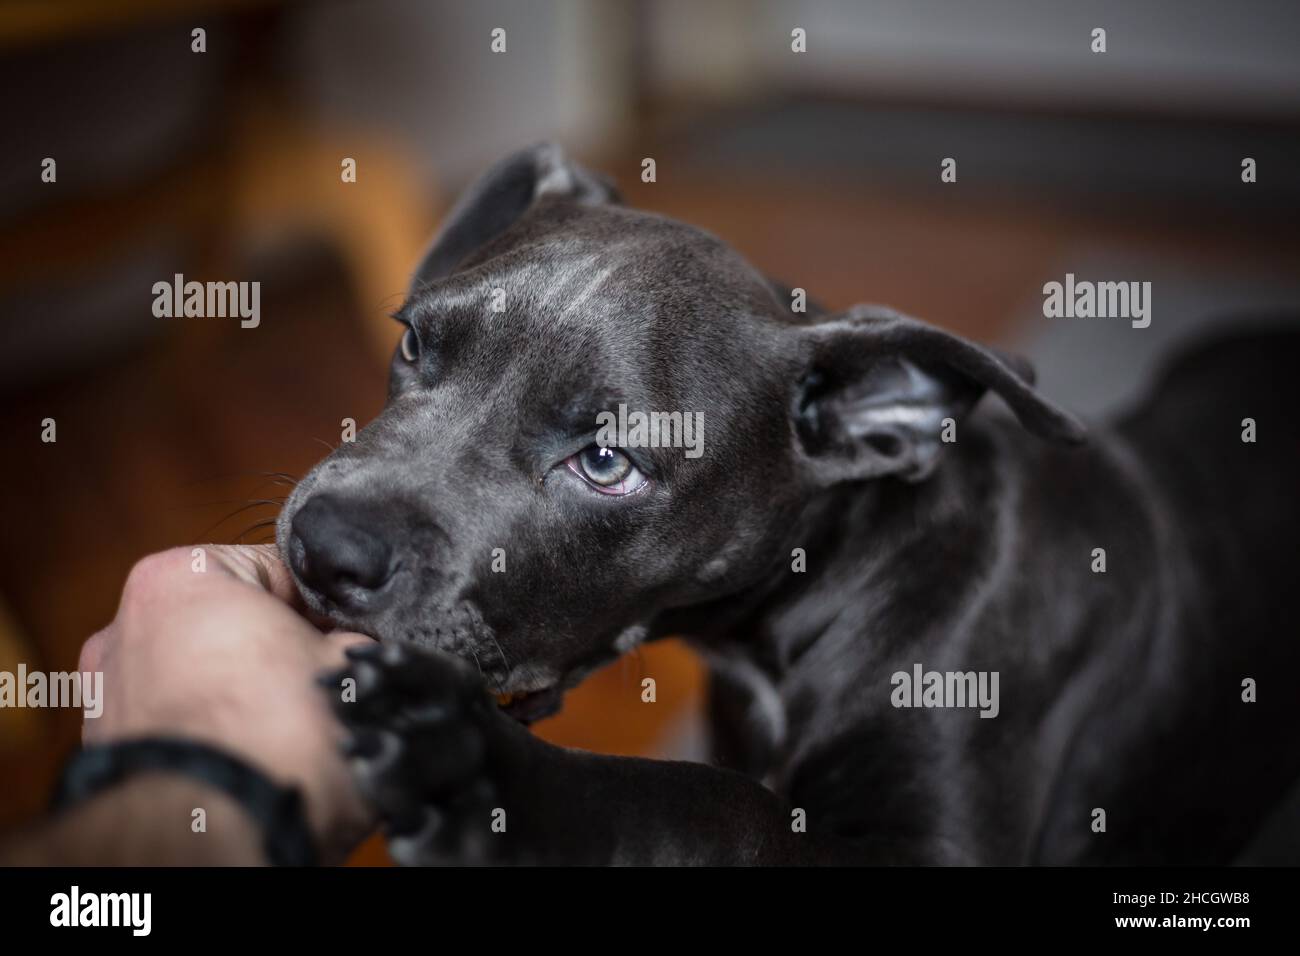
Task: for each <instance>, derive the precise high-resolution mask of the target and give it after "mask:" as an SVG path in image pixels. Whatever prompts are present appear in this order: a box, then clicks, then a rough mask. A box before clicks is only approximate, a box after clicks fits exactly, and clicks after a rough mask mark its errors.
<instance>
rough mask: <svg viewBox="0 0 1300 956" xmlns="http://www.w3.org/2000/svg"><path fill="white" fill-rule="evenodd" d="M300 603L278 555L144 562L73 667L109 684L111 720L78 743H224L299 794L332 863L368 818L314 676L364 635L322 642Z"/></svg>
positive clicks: (227, 552)
mask: <svg viewBox="0 0 1300 956" xmlns="http://www.w3.org/2000/svg"><path fill="white" fill-rule="evenodd" d="M200 556H201V557H200ZM201 565H202V566H203V567H204V569H203V570H198V568H199V567H200V566H201ZM296 601H297V592H296V590H295V588H294V586H293V582H292V580H291V578H290V575H289V572H288V571H287V570H286V569H285V567H284V566H283V565H282V564H281V563H280V559H279V554H278V552H277V551H276V549H275V548H274V547H271V546H222V545H206V546H203V547H202V548H196V549H191V548H179V549H175V550H172V551H165V552H161V553H159V554H154V555H150V556H149V557H147V558H145V559H144V560H142V561H140V562H139V563H138V564H137V565H136V566H135V567H134V568H133V569H132V571H131V574H130V576H129V577H128V578H127V581H126V585H125V587H124V588H123V591H122V600H121V604H120V605H119V607H118V611H117V616H116V617H115V618H114V620H113V622H112V623H111V624H109V625H108V626H107V627H106V628H104V629H103V630H102V631H100V632H99V633H97V634H95V635H94V636H93V637H91V638H90V639H89V640H88V641H86V644H85V646H84V647H83V648H82V651H81V662H80V665H79V669H80V670H81V671H82V672H83V673H84V672H86V671H99V672H102V673H103V675H104V676H103V685H102V689H101V694H102V695H103V699H104V705H103V712H102V714H101V716H99V717H97V718H90V717H87V718H86V720H85V723H84V725H83V731H82V737H83V739H84V740H85V742H86V743H105V742H109V741H113V740H119V739H125V738H129V737H139V736H145V735H155V736H157V735H166V736H180V737H187V738H190V739H194V740H198V741H202V742H205V743H208V744H211V745H214V746H216V747H220V748H222V749H223V750H226V751H227V752H229V753H231V754H232V755H234V756H237V757H240V758H242V759H244V760H246V761H248V762H249V763H251V764H252V765H253V766H255V767H257V768H258V769H260V770H262V771H263V772H264V773H266V774H268V775H269V776H270V777H271V778H272V779H274V780H276V781H277V782H279V783H281V784H289V785H293V786H296V787H298V788H299V789H300V790H301V792H302V794H303V797H304V799H305V801H306V810H307V816H308V822H309V824H310V825H311V828H312V831H313V832H314V833H315V834H316V837H317V840H318V842H319V845H320V848H321V851H322V854H323V855H324V856H326V857H327V858H330V857H334V858H337V857H341V856H342V855H343V854H344V853H346V852H347V850H348V849H350V848H351V847H352V846H353V845H354V844H355V842H356V841H357V840H359V839H360V838H361V837H362V836H364V835H365V833H366V832H367V830H368V829H369V828H370V826H371V824H372V822H373V821H372V819H371V816H370V812H369V811H368V810H367V808H366V806H365V804H364V803H363V801H362V799H361V797H360V795H359V794H358V793H357V791H356V789H355V786H354V784H353V782H352V779H351V777H350V775H349V773H348V770H347V766H346V764H345V762H344V760H343V758H342V756H341V755H340V752H339V744H340V742H341V740H342V736H343V732H342V729H341V727H340V726H339V725H338V724H337V723H336V721H335V720H334V718H333V716H332V715H331V713H330V710H329V707H328V706H327V702H326V699H325V696H324V694H322V692H321V689H320V687H319V686H318V685H317V684H316V682H315V678H316V677H317V676H318V675H320V674H321V673H322V672H325V671H331V670H337V669H338V668H340V667H342V666H343V665H344V664H345V663H346V661H345V659H344V656H343V649H344V648H345V647H348V646H350V645H354V644H365V643H369V642H370V638H368V637H365V636H363V635H360V634H347V633H335V634H322V633H321V632H320V631H318V630H317V629H316V628H315V627H314V626H313V625H312V624H311V623H310V622H308V621H307V620H306V619H305V618H303V617H302V616H300V615H299V614H298V613H297V612H296V611H295V610H294V609H293V607H292V606H291V605H292V604H294V603H295V602H296Z"/></svg>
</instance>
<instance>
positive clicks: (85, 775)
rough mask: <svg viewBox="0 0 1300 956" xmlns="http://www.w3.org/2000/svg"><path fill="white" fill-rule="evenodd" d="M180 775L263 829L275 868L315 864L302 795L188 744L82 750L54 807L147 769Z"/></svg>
mask: <svg viewBox="0 0 1300 956" xmlns="http://www.w3.org/2000/svg"><path fill="white" fill-rule="evenodd" d="M153 770H159V771H165V772H169V773H179V774H182V775H184V776H187V777H190V778H191V779H194V780H198V781H201V782H203V783H206V784H209V785H211V786H213V787H216V788H217V789H218V790H220V791H221V792H223V793H225V794H226V795H227V796H229V797H231V798H232V799H233V800H234V801H235V802H236V803H238V804H239V805H240V806H241V807H243V808H244V810H245V811H246V812H247V813H248V815H249V816H250V817H252V818H253V820H254V822H256V823H257V825H258V826H259V827H260V828H261V830H262V847H263V849H264V850H265V851H266V857H267V860H268V861H269V862H270V863H271V864H272V865H274V866H315V865H316V864H317V855H316V846H315V843H314V841H313V840H312V836H311V831H310V829H309V828H308V827H307V820H306V816H305V814H304V813H303V802H302V796H301V795H300V794H299V793H298V791H297V790H296V789H294V788H292V787H281V786H279V785H277V784H276V783H274V782H273V781H272V780H271V779H270V778H269V777H267V776H266V774H264V773H262V772H261V771H260V770H257V769H256V768H254V767H252V766H250V765H249V764H247V763H245V762H244V761H242V760H239V759H237V758H235V757H232V756H231V755H230V754H228V753H225V752H223V751H221V750H218V749H217V748H215V747H210V746H208V745H207V744H202V743H198V742H196V741H192V740H182V739H176V738H164V737H146V738H139V739H135V740H124V741H120V742H118V743H112V744H97V745H94V746H90V747H83V748H81V749H80V750H78V751H77V752H76V753H74V754H73V755H72V757H71V758H69V760H68V762H67V763H66V764H65V765H64V767H63V772H62V774H61V775H60V776H59V782H58V784H57V785H56V786H55V790H54V796H53V799H52V801H51V802H52V809H54V810H63V809H66V808H68V807H70V806H72V805H74V804H77V803H80V802H81V801H83V800H85V799H86V798H88V797H90V796H92V795H94V794H96V793H98V792H99V791H101V790H104V789H107V788H108V787H111V786H113V785H114V784H118V783H121V782H123V781H124V780H126V779H127V778H128V777H131V776H132V775H134V774H138V773H143V772H146V771H153Z"/></svg>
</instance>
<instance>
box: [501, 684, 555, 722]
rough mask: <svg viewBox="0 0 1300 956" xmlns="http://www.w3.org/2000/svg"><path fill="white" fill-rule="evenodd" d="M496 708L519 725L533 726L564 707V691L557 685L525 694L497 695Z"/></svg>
mask: <svg viewBox="0 0 1300 956" xmlns="http://www.w3.org/2000/svg"><path fill="white" fill-rule="evenodd" d="M497 706H498V707H500V708H501V710H502V711H503V712H504V713H506V714H508V715H509V716H510V717H513V718H514V719H515V720H517V721H519V722H520V723H521V724H533V723H536V722H537V721H539V720H544V719H545V718H547V717H551V716H554V715H555V714H558V713H559V712H560V709H561V708H562V707H563V706H564V691H563V690H562V689H561V688H560V686H559V685H558V684H553V685H551V686H550V687H544V688H542V689H541V690H535V691H528V692H525V693H513V694H497Z"/></svg>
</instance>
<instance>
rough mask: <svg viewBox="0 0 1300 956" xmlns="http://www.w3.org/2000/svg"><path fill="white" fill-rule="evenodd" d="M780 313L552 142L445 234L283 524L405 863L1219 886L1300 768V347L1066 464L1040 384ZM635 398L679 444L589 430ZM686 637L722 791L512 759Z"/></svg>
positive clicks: (986, 356)
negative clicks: (622, 662)
mask: <svg viewBox="0 0 1300 956" xmlns="http://www.w3.org/2000/svg"><path fill="white" fill-rule="evenodd" d="M791 301H792V300H791V296H790V293H789V290H787V289H785V288H783V287H781V286H780V285H778V284H776V283H774V282H772V281H770V280H768V279H766V278H765V277H764V276H762V275H761V274H759V273H758V272H757V271H755V270H754V269H753V268H752V267H751V266H749V265H748V264H747V263H746V262H745V261H744V260H742V259H741V258H740V257H739V256H738V255H737V254H736V253H735V252H733V251H732V250H731V249H730V248H728V247H727V246H726V245H724V244H723V243H722V242H720V241H719V240H718V239H716V238H714V237H713V236H710V235H708V234H706V233H704V232H702V231H700V230H698V229H695V228H692V227H690V226H687V225H683V224H681V223H677V222H673V221H671V220H668V219H665V218H662V217H660V216H656V215H650V214H647V213H642V212H638V211H635V210H632V209H628V208H626V207H624V206H622V205H620V204H619V202H618V199H617V197H616V195H615V194H614V192H613V190H612V189H611V188H610V186H609V185H608V184H607V183H606V182H604V181H603V180H602V179H600V178H599V177H596V176H594V175H593V174H591V173H589V172H587V171H584V170H583V169H581V168H578V167H577V166H575V165H573V164H571V163H569V162H567V161H566V160H565V159H564V157H563V156H562V155H561V154H560V152H559V151H558V150H556V149H555V148H554V147H549V146H542V147H538V148H535V149H531V150H527V151H524V152H522V153H519V154H518V155H515V156H512V157H510V158H509V159H507V160H506V161H504V162H503V163H501V164H499V165H498V166H497V167H495V168H494V169H493V170H491V171H490V172H489V173H488V174H487V175H486V176H485V177H484V178H483V179H482V180H481V181H480V182H479V183H478V184H477V185H475V186H474V187H473V188H472V189H471V190H470V191H469V193H468V194H467V195H466V196H465V197H464V198H463V199H462V201H461V202H460V203H459V204H458V205H457V207H456V208H455V209H454V210H453V212H452V214H451V216H450V218H449V219H448V221H447V223H446V225H445V227H444V228H443V229H442V231H441V233H440V235H439V236H438V238H437V239H436V241H435V243H434V245H433V246H432V248H431V250H430V251H429V253H428V255H427V257H426V258H425V260H424V262H423V264H422V265H421V266H420V268H419V271H418V275H417V276H416V279H415V282H414V284H413V287H412V290H411V293H410V295H409V297H408V299H407V301H406V303H405V304H404V305H403V306H402V308H401V310H400V312H399V313H398V314H397V318H398V319H399V320H400V321H401V322H402V323H403V324H405V326H406V330H405V334H404V336H403V338H402V341H401V345H400V348H399V349H398V351H397V354H396V355H395V356H394V358H393V363H392V378H391V384H390V389H389V399H388V404H387V405H386V407H385V408H384V410H383V412H382V414H380V416H379V417H378V418H377V419H376V420H375V421H374V422H373V423H371V424H370V425H369V426H368V427H367V428H366V429H365V430H364V431H362V432H361V433H360V434H359V435H358V436H357V439H356V441H355V442H354V443H350V444H344V445H343V446H342V447H340V448H339V449H338V451H336V452H334V453H333V454H332V455H330V456H329V458H327V459H326V460H325V461H324V462H322V463H321V464H320V465H319V466H318V467H317V468H316V469H315V470H314V471H312V473H311V474H310V475H308V476H307V478H306V479H305V480H303V481H302V483H301V484H300V485H299V486H298V487H297V489H296V491H295V492H294V494H293V496H292V497H291V499H290V500H289V502H288V504H287V506H286V507H285V509H284V512H283V514H282V516H281V518H280V522H279V527H278V537H279V543H280V546H281V548H282V550H283V553H284V554H285V555H286V557H287V560H288V562H289V565H290V567H291V568H292V569H293V572H294V574H295V576H296V578H297V580H298V583H299V586H300V587H301V589H302V592H303V594H304V595H305V597H306V599H307V601H308V602H309V603H310V604H311V605H312V606H313V607H314V608H315V609H316V610H317V611H319V612H322V613H324V614H326V615H328V616H329V617H330V618H332V619H333V620H334V621H336V622H337V623H338V624H339V625H341V626H345V627H348V628H352V629H356V630H361V631H364V632H367V633H369V634H372V635H374V636H376V637H378V638H380V640H381V644H379V645H377V646H375V647H374V648H368V649H367V650H366V651H364V652H358V653H357V654H356V655H355V657H354V660H353V663H352V666H351V667H350V669H349V670H348V671H347V672H346V673H345V674H343V675H339V676H340V677H351V678H354V679H355V681H356V684H355V687H354V690H355V699H353V695H352V694H351V693H338V692H337V691H336V694H337V697H338V704H337V708H336V709H337V713H338V715H339V717H340V719H341V720H343V721H344V722H345V723H346V725H347V726H348V727H349V728H350V730H351V731H352V733H353V737H352V741H351V744H350V748H349V751H350V753H351V756H352V761H353V765H354V767H355V768H356V771H357V774H358V779H359V781H360V783H361V785H362V788H363V790H364V792H365V793H366V794H368V796H369V797H370V798H371V799H372V800H373V802H374V803H375V805H376V807H377V808H378V810H379V811H380V813H381V814H382V815H383V817H384V818H385V821H386V823H387V826H388V831H389V834H390V845H391V849H392V852H393V854H394V856H395V858H396V859H398V860H399V861H401V862H404V863H436V862H443V861H448V862H460V861H464V862H476V861H489V862H491V861H500V862H574V863H612V862H630V863H642V862H648V863H661V862H662V863H785V862H852V861H861V862H890V863H905V862H916V863H932V862H973V863H1023V862H1045V863H1062V862H1086V863H1093V862H1139V863H1144V862H1163V863H1183V862H1223V861H1229V860H1232V859H1235V858H1237V856H1238V854H1239V853H1240V852H1241V851H1242V849H1243V847H1245V846H1246V845H1247V844H1249V843H1250V841H1251V840H1252V838H1253V837H1254V836H1255V835H1256V834H1257V833H1258V831H1259V829H1260V827H1261V824H1262V822H1263V821H1264V820H1265V819H1266V818H1267V817H1268V815H1269V813H1270V811H1271V810H1272V808H1273V807H1274V806H1276V805H1277V804H1278V803H1279V802H1280V801H1282V800H1283V799H1284V797H1285V794H1286V792H1287V789H1288V787H1289V786H1290V785H1291V784H1292V782H1293V781H1295V780H1296V779H1297V771H1298V770H1300V748H1297V747H1296V745H1295V734H1296V730H1297V720H1296V717H1297V704H1296V701H1297V699H1298V698H1300V695H1297V693H1296V691H1295V688H1294V683H1295V681H1296V678H1297V672H1298V668H1300V641H1297V639H1296V626H1295V619H1294V614H1293V607H1294V602H1295V601H1296V599H1297V597H1298V596H1300V572H1298V570H1297V569H1298V568H1300V565H1298V564H1297V562H1296V553H1295V548H1296V540H1297V527H1296V525H1297V521H1296V507H1295V497H1296V492H1297V488H1300V467H1298V463H1300V408H1297V402H1296V397H1297V386H1296V384H1295V381H1296V379H1295V375H1296V370H1297V368H1300V347H1298V346H1300V337H1297V336H1295V335H1289V336H1286V335H1276V336H1267V337H1255V338H1240V337H1239V338H1237V339H1235V340H1232V341H1225V342H1221V343H1219V344H1218V345H1217V346H1215V347H1214V348H1213V349H1209V350H1205V351H1202V352H1200V353H1197V354H1195V355H1192V356H1190V357H1188V358H1186V359H1185V360H1183V361H1182V362H1181V363H1179V364H1177V365H1176V366H1174V367H1173V368H1172V369H1171V370H1170V371H1169V373H1168V374H1167V375H1166V377H1165V378H1164V379H1163V380H1162V381H1161V382H1159V383H1158V385H1157V387H1156V388H1155V390H1154V393H1153V395H1154V397H1153V398H1152V400H1151V401H1150V402H1149V403H1147V404H1146V405H1144V406H1143V407H1142V408H1140V409H1138V410H1136V411H1135V412H1133V413H1132V414H1131V415H1129V416H1128V417H1126V418H1124V419H1122V420H1120V421H1118V422H1115V423H1112V424H1110V425H1107V426H1104V427H1099V428H1096V429H1094V430H1092V431H1091V432H1090V433H1089V434H1088V435H1086V436H1085V433H1084V429H1083V428H1082V427H1081V426H1080V425H1079V423H1078V422H1076V421H1075V419H1073V418H1072V417H1071V416H1070V415H1069V414H1068V413H1066V412H1065V411H1063V410H1061V409H1060V408H1057V407H1055V406H1053V405H1052V404H1051V403H1050V402H1048V401H1046V400H1045V399H1044V398H1043V397H1041V396H1040V395H1039V394H1037V393H1036V392H1035V391H1034V389H1033V384H1032V382H1033V377H1032V374H1031V372H1030V370H1029V368H1028V367H1027V366H1026V365H1025V364H1024V363H1023V362H1021V361H1020V360H1017V359H1015V358H1012V357H1010V356H1007V355H1003V354H1001V353H998V352H996V351H994V350H992V349H988V348H985V347H982V346H979V345H976V344H973V343H971V342H968V341H964V340H962V339H960V338H958V337H956V336H953V335H951V334H949V333H947V332H944V331H942V330H940V329H938V328H934V327H932V326H929V325H926V324H923V323H921V322H918V321H914V320H912V319H908V318H905V317H903V316H900V315H897V314H895V313H892V312H889V311H886V310H882V309H875V308H854V309H850V310H848V311H847V312H844V313H841V314H827V313H825V312H822V311H821V310H819V309H817V308H815V307H810V308H809V309H808V310H807V311H806V312H804V311H798V312H796V311H794V310H793V309H792V307H791ZM985 392H993V393H996V395H997V397H998V399H1000V401H1001V405H999V403H998V402H994V401H991V400H989V401H984V402H981V401H980V399H981V397H982V396H983V395H984V393H985ZM620 406H623V407H624V408H623V414H624V419H625V420H626V419H627V417H628V415H627V412H628V410H632V411H636V412H640V413H642V414H643V415H649V414H650V413H659V415H660V417H659V418H658V419H657V420H658V421H659V422H660V423H661V424H662V423H664V422H669V423H676V422H678V421H683V422H684V421H689V422H694V423H698V426H699V428H698V432H697V438H700V439H701V440H700V441H699V444H698V448H697V451H698V454H695V455H687V454H685V453H684V449H683V448H681V447H672V446H673V442H671V441H667V442H659V441H649V440H644V438H645V436H642V438H641V439H640V440H637V441H631V440H628V442H627V444H626V446H624V447H617V446H615V445H614V444H612V443H611V442H610V441H608V440H606V441H598V440H597V432H598V430H599V427H600V421H601V418H602V416H606V417H607V416H608V415H610V414H614V413H617V412H619V407H620ZM1001 406H1005V407H1006V408H1009V409H1010V411H1011V412H1012V413H1014V418H1013V417H1012V416H1011V415H1008V414H1006V412H1005V410H1004V408H1003V407H1001ZM674 414H677V415H678V417H677V418H673V417H672V416H673V415H674ZM683 416H689V417H688V418H687V417H683ZM696 416H698V417H696ZM1244 419H1252V420H1254V425H1250V424H1249V423H1247V424H1243V420H1244ZM1252 429H1257V435H1254V436H1251V435H1250V434H1249V432H1250V431H1251V430H1252ZM661 437H662V436H661ZM669 437H671V436H669ZM1250 437H1254V438H1255V440H1254V441H1247V440H1243V438H1250ZM672 634H679V635H685V636H687V637H689V638H690V639H692V640H693V641H694V642H695V644H696V645H697V646H698V647H699V648H701V649H702V651H703V652H704V653H705V655H706V657H707V658H708V659H709V661H710V662H711V664H712V665H713V675H714V680H713V687H712V694H711V703H712V710H713V712H714V716H715V717H716V718H717V719H716V725H717V726H716V728H715V729H716V733H715V736H714V740H715V746H716V750H717V753H718V765H717V766H708V765H703V764H694V763H675V762H664V761H654V760H640V759H627V758H617V757H608V756H600V755H595V754H588V753H580V752H575V751H570V750H564V749H561V748H558V747H555V746H552V745H550V744H547V743H544V742H543V741H541V740H539V739H537V738H535V737H533V736H532V735H531V734H530V733H529V732H528V731H527V729H526V727H525V726H524V724H525V723H527V722H529V721H531V720H535V719H537V718H540V717H543V716H545V715H547V714H550V713H552V712H554V711H555V710H556V709H558V708H559V707H560V705H561V702H562V697H563V693H564V691H565V690H566V689H567V688H570V687H572V686H573V685H575V684H576V683H577V682H579V681H580V680H581V679H582V678H583V677H584V676H585V675H587V674H589V673H590V672H591V671H592V670H593V669H594V668H596V667H599V666H601V665H602V664H604V663H606V662H608V661H610V660H612V659H614V658H615V657H617V656H618V655H619V654H621V653H623V652H626V651H628V650H629V649H631V648H633V647H635V646H636V645H637V644H639V643H640V642H642V641H648V640H654V639H656V638H659V637H662V636H664V635H672ZM651 676H653V675H651ZM334 683H335V684H337V679H336V680H335V681H334ZM345 686H347V687H352V685H345ZM492 694H500V695H502V700H503V702H502V703H498V702H497V700H494V698H493V696H492ZM507 697H508V699H507Z"/></svg>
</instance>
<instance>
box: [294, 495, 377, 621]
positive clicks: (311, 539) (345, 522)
mask: <svg viewBox="0 0 1300 956" xmlns="http://www.w3.org/2000/svg"><path fill="white" fill-rule="evenodd" d="M292 528H293V536H292V538H291V539H290V546H289V563H290V565H291V566H292V567H293V570H294V571H295V572H297V574H298V577H299V578H301V579H302V581H303V582H304V583H305V584H307V585H308V586H309V587H311V588H312V589H314V590H316V591H317V592H319V593H320V594H322V595H323V596H324V597H326V598H328V599H329V600H331V601H333V602H334V603H336V604H338V605H340V606H342V607H347V608H353V609H355V608H359V607H364V606H365V605H366V604H368V603H369V602H370V601H371V600H372V598H373V596H374V592H376V591H378V590H380V589H381V588H382V587H383V586H384V585H385V584H386V583H387V582H388V579H389V578H390V577H392V574H393V552H392V549H391V548H390V547H389V546H388V544H387V543H386V542H385V541H384V539H383V538H381V537H380V536H379V535H378V534H377V533H376V531H375V521H374V516H373V515H371V514H370V513H369V512H368V510H367V509H365V508H364V507H362V506H360V505H356V504H350V503H349V502H348V501H347V500H345V499H343V498H341V497H339V496H337V495H330V494H320V495H312V497H310V498H308V499H307V502H306V504H304V505H303V506H302V507H301V508H299V509H298V513H297V514H295V515H294V516H293V522H292Z"/></svg>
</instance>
